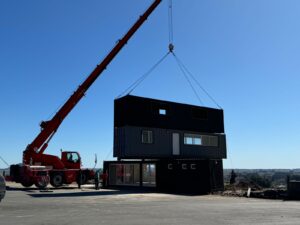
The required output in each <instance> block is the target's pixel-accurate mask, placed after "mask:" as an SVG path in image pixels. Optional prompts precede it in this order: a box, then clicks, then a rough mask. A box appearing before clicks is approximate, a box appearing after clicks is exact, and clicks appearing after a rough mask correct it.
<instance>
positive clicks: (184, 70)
mask: <svg viewBox="0 0 300 225" xmlns="http://www.w3.org/2000/svg"><path fill="white" fill-rule="evenodd" d="M168 25H169V29H168V30H169V51H168V52H167V53H166V54H165V55H164V56H163V57H162V58H161V59H160V60H158V62H157V63H155V64H154V66H152V67H151V68H150V70H148V71H147V72H146V73H145V74H144V75H142V76H141V77H139V78H138V79H137V80H136V81H135V82H133V83H132V84H131V85H130V86H129V87H128V88H127V89H126V90H125V91H123V92H122V93H121V94H120V95H119V96H118V97H117V98H120V97H122V96H124V95H129V94H131V93H132V92H133V91H134V90H135V89H136V88H137V87H138V86H139V85H140V84H141V83H142V82H143V81H144V80H145V79H146V78H147V77H148V76H149V75H150V74H151V73H152V72H153V71H154V70H155V69H156V68H157V67H158V66H159V65H160V64H161V63H162V62H163V61H164V60H165V59H166V58H167V56H168V55H169V54H170V53H171V54H172V55H173V56H174V58H175V61H176V63H177V64H178V67H179V69H180V71H181V72H182V74H183V76H184V78H185V79H186V80H187V82H188V84H189V86H190V87H191V89H192V91H193V92H194V94H195V96H196V98H197V99H198V101H199V102H200V104H202V105H204V103H203V101H202V100H201V98H200V96H199V94H198V93H197V90H196V88H195V87H194V85H193V83H192V81H193V82H194V83H195V84H196V85H197V86H198V87H199V88H200V89H201V90H202V91H203V92H204V93H205V94H206V95H207V96H208V98H209V99H210V100H211V101H212V102H213V103H214V104H216V106H217V107H218V108H219V109H222V107H221V106H220V105H219V104H218V103H217V101H216V100H215V99H214V98H213V97H212V96H211V95H210V94H209V93H208V91H207V90H206V89H205V88H204V87H203V86H202V85H201V84H200V82H199V81H198V80H197V79H196V77H195V76H194V75H193V74H192V73H191V72H190V71H189V70H188V68H187V67H186V66H185V65H184V63H183V62H182V61H181V60H180V59H179V58H178V56H177V55H176V54H175V53H174V45H173V41H174V34H173V33H174V32H173V2H172V0H169V3H168Z"/></svg>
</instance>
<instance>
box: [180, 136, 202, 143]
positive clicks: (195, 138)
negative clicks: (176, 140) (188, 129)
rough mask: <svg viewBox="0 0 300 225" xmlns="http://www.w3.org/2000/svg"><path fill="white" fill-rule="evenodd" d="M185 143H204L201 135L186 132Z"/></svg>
mask: <svg viewBox="0 0 300 225" xmlns="http://www.w3.org/2000/svg"><path fill="white" fill-rule="evenodd" d="M184 144H185V145H202V140H201V135H197V134H184Z"/></svg>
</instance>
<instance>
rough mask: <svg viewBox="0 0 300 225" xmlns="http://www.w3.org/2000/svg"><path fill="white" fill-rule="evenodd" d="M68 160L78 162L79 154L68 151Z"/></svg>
mask: <svg viewBox="0 0 300 225" xmlns="http://www.w3.org/2000/svg"><path fill="white" fill-rule="evenodd" d="M67 160H68V161H69V162H72V163H78V162H79V156H78V154H77V153H75V152H69V153H67Z"/></svg>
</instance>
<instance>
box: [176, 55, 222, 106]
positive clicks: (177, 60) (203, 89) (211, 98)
mask: <svg viewBox="0 0 300 225" xmlns="http://www.w3.org/2000/svg"><path fill="white" fill-rule="evenodd" d="M172 55H173V56H174V57H175V59H176V62H177V63H178V65H180V67H182V68H183V70H184V71H185V72H186V73H187V74H188V75H189V76H190V77H191V78H192V79H193V80H194V82H195V83H196V84H197V85H198V87H199V88H200V89H201V90H202V91H203V92H204V93H205V94H206V95H207V97H208V98H209V99H210V100H211V101H212V102H213V103H215V104H216V106H217V107H218V108H219V109H222V107H221V106H220V105H219V104H218V103H217V101H216V100H215V99H214V98H213V97H212V96H211V95H210V94H209V93H208V91H207V90H206V89H205V88H204V87H203V86H202V85H201V84H200V82H199V81H198V80H197V79H196V77H195V76H194V75H193V74H192V73H191V72H190V71H189V70H188V69H187V67H186V66H185V65H184V64H183V62H182V61H181V60H180V59H179V58H178V57H177V55H175V53H174V52H172Z"/></svg>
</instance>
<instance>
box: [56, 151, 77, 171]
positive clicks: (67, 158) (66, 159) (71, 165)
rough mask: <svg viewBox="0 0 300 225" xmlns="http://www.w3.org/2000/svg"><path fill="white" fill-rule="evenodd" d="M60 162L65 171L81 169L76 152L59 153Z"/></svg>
mask: <svg viewBox="0 0 300 225" xmlns="http://www.w3.org/2000/svg"><path fill="white" fill-rule="evenodd" d="M61 161H62V162H63V164H64V165H65V168H67V169H80V167H81V157H80V155H79V153H78V152H69V151H62V152H61Z"/></svg>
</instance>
